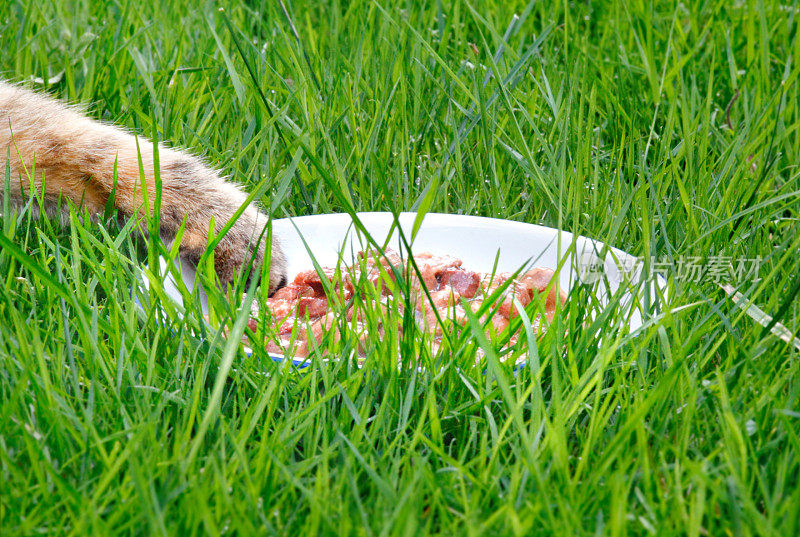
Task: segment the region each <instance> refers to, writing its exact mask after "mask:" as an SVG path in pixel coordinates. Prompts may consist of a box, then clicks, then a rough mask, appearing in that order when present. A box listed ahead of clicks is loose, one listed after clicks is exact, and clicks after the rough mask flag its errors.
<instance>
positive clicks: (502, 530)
mask: <svg viewBox="0 0 800 537" xmlns="http://www.w3.org/2000/svg"><path fill="white" fill-rule="evenodd" d="M422 4H423V3H422V2H397V3H396V5H391V4H390V3H388V2H385V1H376V2H373V1H368V0H353V1H346V2H336V1H334V2H298V1H288V0H284V2H283V3H281V2H273V1H266V0H247V1H243V2H240V1H236V0H231V1H223V2H219V3H215V2H211V1H206V2H197V3H194V2H184V1H178V0H161V1H159V2H153V3H151V2H141V1H140V2H134V1H131V0H70V1H63V2H40V1H38V0H6V1H5V2H3V4H2V6H0V50H2V51H3V54H2V55H0V76H1V77H3V78H7V79H11V80H14V81H20V82H25V83H26V84H27V85H28V86H29V87H35V88H39V89H42V90H46V91H50V92H53V93H54V94H56V95H58V96H60V97H63V98H66V99H69V100H71V101H73V102H81V103H85V104H86V106H87V107H88V113H89V114H90V115H92V116H93V117H96V118H101V119H104V120H108V121H114V122H117V123H120V124H123V125H125V126H127V127H128V128H130V129H132V130H133V131H135V132H137V133H139V134H142V135H146V136H149V137H157V138H158V139H159V140H162V141H164V142H166V143H169V144H172V145H177V146H183V147H187V148H190V149H191V150H193V151H194V152H196V153H199V154H202V155H204V156H205V158H206V159H207V161H208V162H210V163H212V164H213V165H214V166H217V167H219V168H220V169H222V170H223V171H224V172H225V173H226V174H228V175H230V176H231V177H233V178H234V180H236V181H239V182H241V183H243V184H245V185H246V186H247V188H248V190H250V191H252V192H257V193H258V196H259V198H260V201H261V203H262V205H263V206H264V207H265V209H266V210H268V211H269V212H270V213H271V214H272V215H273V216H274V217H275V218H281V217H285V216H294V215H304V214H318V213H329V212H345V211H347V212H353V211H393V212H399V211H407V210H416V209H422V210H426V211H431V212H443V213H457V214H471V215H482V216H491V217H497V218H505V219H510V220H516V221H522V222H529V223H535V224H541V225H544V226H550V227H556V228H560V229H563V230H567V231H570V232H573V233H576V234H581V235H585V236H588V237H592V238H595V239H599V240H602V241H605V242H607V243H609V244H612V245H614V246H616V247H619V248H622V249H624V250H626V251H628V252H630V253H631V254H633V255H635V256H638V257H641V258H642V259H643V260H644V261H645V263H648V264H649V265H651V266H655V265H656V264H657V266H658V267H660V269H661V270H662V272H663V274H664V275H665V276H666V277H667V281H668V285H669V296H670V297H671V302H670V307H669V308H668V309H666V310H665V311H662V312H660V313H657V314H655V315H653V316H652V317H651V318H650V319H649V320H648V322H647V323H646V324H645V326H644V327H643V328H642V329H641V330H638V331H637V332H635V333H634V334H630V333H627V332H626V331H625V330H624V327H622V329H621V327H620V325H619V323H618V322H616V320H615V316H614V315H609V316H605V317H604V316H602V315H601V316H598V317H596V318H595V319H594V320H591V319H586V318H584V316H583V315H582V314H583V313H584V311H585V306H586V304H587V303H588V302H590V301H591V296H589V295H590V294H591V293H590V292H587V290H586V289H585V288H582V287H581V286H580V285H579V286H577V287H576V288H575V289H574V290H573V292H572V293H571V294H570V298H569V300H568V302H567V306H566V307H565V309H564V311H563V312H562V315H560V316H559V317H558V318H557V321H556V324H557V325H558V326H557V329H556V330H552V331H551V332H549V333H548V334H547V336H545V337H544V338H541V339H539V340H536V339H533V340H531V344H530V346H529V348H528V349H527V351H526V352H528V353H529V356H531V357H532V358H535V359H531V360H529V361H528V364H527V365H526V367H523V368H522V369H520V370H518V371H514V370H513V367H512V366H511V365H510V364H501V363H499V362H498V361H497V360H494V359H489V358H491V356H488V355H491V354H492V353H491V352H488V353H487V356H488V357H486V358H483V359H482V361H480V362H479V363H477V364H475V356H476V346H477V345H478V343H476V342H475V338H471V337H470V333H469V330H470V328H469V327H468V328H467V329H466V330H467V331H466V332H465V333H464V334H463V336H464V337H463V339H462V343H463V344H461V345H460V346H458V347H454V348H452V349H449V350H447V351H445V352H442V354H441V355H439V356H433V355H430V354H429V353H422V352H420V353H415V352H413V349H414V348H416V347H413V346H412V345H407V346H403V345H401V346H400V347H399V348H398V347H392V346H391V345H387V344H386V343H385V342H382V341H378V340H377V338H375V341H373V342H372V343H373V346H372V350H371V351H370V352H369V354H368V356H367V359H366V365H365V367H362V368H359V367H358V366H357V364H356V361H355V359H354V358H353V356H352V353H351V355H349V356H348V357H347V358H346V359H342V360H338V361H323V360H321V359H320V357H319V356H317V357H315V358H313V359H312V361H311V365H310V366H309V367H307V368H305V369H302V370H297V369H295V368H292V367H291V365H290V364H288V363H286V362H284V363H282V364H278V363H274V362H272V361H271V360H269V358H268V357H267V356H266V354H265V353H264V351H263V350H258V349H256V351H255V353H254V354H253V356H247V355H246V354H245V352H244V351H243V349H242V347H241V345H239V344H238V343H235V342H233V341H232V340H226V339H225V338H224V337H223V335H222V333H221V329H220V328H219V326H220V324H226V323H227V324H235V322H236V321H237V320H241V319H243V318H244V316H245V315H246V312H243V311H242V310H241V309H240V308H238V307H237V304H238V301H237V298H236V297H237V293H236V292H235V293H231V294H229V295H228V296H227V297H226V296H224V295H222V294H217V295H215V296H214V297H212V299H213V300H212V308H213V310H214V315H213V316H212V322H211V324H210V325H206V324H205V323H203V322H202V321H201V320H198V316H197V315H191V314H187V315H185V316H179V315H177V314H175V312H174V311H172V310H167V311H166V312H165V310H164V309H162V307H161V306H159V305H158V304H159V302H160V298H161V295H159V290H158V286H155V287H153V288H151V290H150V291H138V290H137V291H135V292H133V293H132V292H131V289H138V288H137V282H139V281H140V276H139V274H140V272H139V270H140V269H139V267H142V266H144V265H146V264H148V262H149V263H150V266H154V264H153V261H154V260H155V259H156V256H157V255H158V254H159V253H162V254H163V253H166V248H165V247H164V245H163V244H162V243H161V242H160V241H159V240H158V239H156V238H152V237H151V238H150V239H149V241H148V242H145V241H142V240H141V239H140V238H138V235H137V234H136V232H134V231H133V230H132V227H131V225H127V226H126V225H124V223H122V224H119V223H117V221H116V219H114V218H113V215H112V214H109V215H108V216H109V218H108V219H107V220H106V221H105V222H106V223H102V222H98V223H91V222H88V221H87V222H85V223H84V222H83V221H82V220H81V219H80V218H79V215H78V214H77V213H75V212H74V211H73V217H72V225H70V226H62V225H61V223H59V222H56V221H52V220H48V219H46V218H44V217H40V216H38V215H36V214H34V212H32V211H31V205H30V204H29V205H28V206H26V207H24V208H22V209H18V210H16V211H14V212H12V211H11V210H10V209H9V207H7V206H4V207H3V212H2V215H3V216H2V221H1V222H0V246H1V247H2V248H1V249H0V533H1V534H2V535H4V536H5V535H8V536H12V535H14V536H16V535H110V534H131V535H195V534H211V535H220V534H223V533H224V534H232V535H251V534H258V535H263V534H289V535H315V534H326V535H327V534H346V535H351V534H358V535H374V536H378V535H419V534H444V535H454V534H458V535H460V534H464V535H526V536H527V535H537V534H545V535H546V534H556V535H574V534H581V535H583V534H597V535H604V534H608V535H647V534H658V535H672V534H686V535H693V536H696V535H753V534H759V535H776V536H784V535H796V534H798V533H800V477H798V476H800V378H798V371H800V344H795V343H794V340H793V339H792V338H793V335H797V333H798V330H800V277H798V274H799V273H800V255H798V251H800V233H799V232H798V231H800V91H799V90H798V73H800V65H799V64H798V58H800V40H798V16H800V8H799V7H798V4H797V2H794V3H792V2H788V1H786V2H779V1H769V0H763V1H736V2H731V1H701V2H670V1H663V2H662V1H658V2H641V1H636V0H631V1H625V2H615V1H613V0H592V1H589V2H545V1H540V2H531V3H529V4H526V3H525V2H513V1H508V2H506V1H493V2H492V1H483V2H478V1H473V2H467V1H466V0H465V1H456V2H442V1H441V0H440V1H439V2H429V3H426V4H427V5H422ZM220 6H222V7H220ZM284 7H285V9H284ZM3 150H4V151H5V148H4V149H3ZM0 177H2V179H3V182H4V184H7V181H9V177H8V174H2V173H0ZM6 199H7V198H6ZM4 205H6V204H5V203H4ZM697 267H700V269H698V270H694V269H696V268H697ZM742 267H746V268H747V269H748V270H740V269H742ZM721 268H723V269H724V270H721ZM689 269H692V270H689ZM153 278H155V279H157V278H159V275H158V274H153ZM721 284H722V285H721ZM724 284H728V285H730V286H731V287H732V288H733V289H731V288H730V287H729V288H728V290H727V291H726V290H725V289H723V285H724ZM734 289H735V290H737V291H738V293H740V294H737V295H733V294H732V293H733V290H734ZM248 290H249V291H251V292H252V291H253V289H248V288H246V287H245V285H244V284H243V283H241V282H240V284H239V285H238V288H237V292H238V293H239V294H241V293H242V292H246V291H248ZM256 292H257V293H258V296H260V297H262V298H263V296H264V294H263V293H262V292H261V291H256ZM734 296H735V297H736V300H734ZM135 299H141V300H142V301H143V302H144V303H145V304H155V305H154V306H146V307H145V308H144V309H139V308H138V307H137V305H136V302H135ZM748 306H750V309H749V311H750V314H748V313H747V312H746V311H745V310H746V309H747V307H748ZM755 307H757V308H758V311H761V312H763V313H764V314H765V315H767V316H768V317H764V316H763V315H761V316H760V315H759V314H757V311H756V310H755V309H754V308H755ZM187 311H188V312H190V313H191V312H192V311H194V312H197V305H196V304H193V303H191V302H190V303H189V304H188V306H187ZM764 325H766V326H764ZM781 327H783V328H782V330H783V331H782V332H781ZM780 336H782V337H780ZM332 345H333V344H332ZM333 350H334V349H331V351H332V352H333ZM485 350H486V349H484V351H485ZM489 351H491V348H490V349H489ZM398 364H399V366H398Z"/></svg>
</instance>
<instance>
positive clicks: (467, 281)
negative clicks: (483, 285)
mask: <svg viewBox="0 0 800 537" xmlns="http://www.w3.org/2000/svg"><path fill="white" fill-rule="evenodd" d="M480 281H481V278H480V276H478V274H477V273H476V272H469V271H466V270H464V269H460V268H448V269H446V270H444V271H443V272H442V279H441V284H442V287H443V288H445V289H446V288H447V287H448V286H449V287H450V288H451V289H452V290H453V291H455V292H456V293H458V294H459V295H461V296H463V297H464V298H472V297H474V296H475V293H476V292H477V291H478V287H479V286H480Z"/></svg>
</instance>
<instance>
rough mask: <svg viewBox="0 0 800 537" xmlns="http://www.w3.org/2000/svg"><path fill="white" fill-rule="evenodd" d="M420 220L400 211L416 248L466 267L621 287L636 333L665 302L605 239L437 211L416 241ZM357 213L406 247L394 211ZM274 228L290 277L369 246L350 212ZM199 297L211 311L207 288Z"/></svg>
mask: <svg viewBox="0 0 800 537" xmlns="http://www.w3.org/2000/svg"><path fill="white" fill-rule="evenodd" d="M416 217H417V215H416V213H401V214H400V215H399V219H398V220H399V224H400V227H401V228H402V230H403V233H404V235H405V237H406V240H408V241H409V242H411V250H412V252H415V253H419V252H425V251H430V252H433V253H436V254H448V255H451V256H454V257H457V258H459V259H461V260H462V261H463V266H464V267H465V268H467V269H470V270H474V271H477V272H491V271H492V270H493V267H494V265H495V262H496V263H497V267H496V269H497V271H498V272H513V271H516V270H518V269H519V268H521V267H534V266H536V267H546V268H550V269H552V270H558V274H559V283H560V286H561V289H563V290H566V291H569V289H571V288H572V287H573V286H574V285H591V286H592V289H593V292H594V293H595V295H596V297H597V302H598V304H599V305H600V306H601V307H602V306H604V305H605V304H607V303H608V301H609V297H611V296H613V295H614V294H615V293H617V292H618V290H619V289H620V287H622V288H623V291H621V293H624V294H623V295H622V299H621V300H620V305H621V309H623V310H627V311H623V314H624V315H626V317H627V319H628V323H629V324H628V326H629V329H630V330H631V331H633V330H636V329H638V328H640V327H641V326H642V317H643V314H644V315H647V314H649V313H651V312H654V311H656V309H655V308H658V307H659V306H663V304H662V300H663V299H664V298H665V297H666V282H665V281H664V279H663V278H662V277H661V276H658V277H656V278H655V279H652V280H647V279H643V278H642V263H641V261H640V260H639V259H638V258H635V257H633V256H631V255H630V254H628V253H626V252H623V251H621V250H618V249H616V248H611V247H608V246H607V245H605V244H603V243H602V242H599V241H594V240H591V239H588V238H586V237H582V236H575V235H573V234H572V233H568V232H565V231H561V232H559V230H556V229H553V228H548V227H542V226H537V225H533V224H525V223H521V222H513V221H509V220H499V219H495V218H483V217H478V216H464V215H453V214H437V213H428V214H427V215H425V217H424V219H423V221H422V223H421V225H420V227H419V229H418V231H417V233H416V235H415V236H414V237H413V242H412V236H411V234H412V230H413V227H414V223H415V220H416ZM358 218H359V220H360V221H361V224H362V225H363V227H364V228H365V229H366V231H367V232H368V233H369V234H370V235H371V236H372V238H373V239H374V240H376V241H377V242H378V243H379V244H381V246H383V245H387V246H389V247H391V248H394V249H395V250H398V251H399V250H405V248H403V247H402V246H401V245H402V242H401V241H400V237H399V233H398V231H397V229H396V226H394V223H395V220H394V217H393V216H392V214H391V213H358ZM273 233H274V234H275V235H276V236H278V237H279V238H280V240H281V244H282V246H283V251H284V253H285V255H286V259H287V262H288V264H287V272H288V276H289V281H290V282H291V281H292V279H293V278H294V276H295V275H296V274H297V273H298V272H300V271H303V270H310V269H313V268H314V266H313V263H312V261H311V255H310V254H309V252H311V253H313V255H314V257H315V259H316V260H317V262H318V263H319V264H320V265H321V266H323V267H324V266H334V265H336V263H337V262H338V260H339V258H340V256H344V258H343V260H344V262H345V263H346V264H347V263H349V262H351V261H352V259H353V256H354V255H355V254H357V253H358V252H359V251H361V250H363V249H364V247H365V246H366V244H367V243H366V242H365V240H364V237H363V235H362V234H361V233H359V232H357V231H356V228H355V226H354V225H353V221H352V219H351V217H350V216H349V215H347V214H322V215H313V216H301V217H296V218H284V219H280V220H275V221H273ZM181 269H182V275H183V280H184V283H185V284H186V286H187V287H188V288H189V289H191V288H192V286H193V284H194V277H195V271H194V268H193V267H192V266H191V265H189V264H188V263H186V262H181ZM165 290H166V292H167V293H168V294H169V295H170V296H171V297H172V298H173V299H174V300H175V301H176V302H178V303H180V302H181V294H180V292H179V291H178V289H177V287H176V285H175V281H174V280H173V279H172V278H171V277H169V278H168V279H167V281H165ZM647 294H649V296H648V297H647V298H644V296H645V295H647ZM200 295H201V296H200V298H201V300H202V301H203V302H202V303H203V308H204V311H207V309H208V305H207V301H206V297H205V293H203V292H202V289H201V290H200ZM274 358H276V359H281V358H282V357H281V356H280V355H276V356H275V357H274Z"/></svg>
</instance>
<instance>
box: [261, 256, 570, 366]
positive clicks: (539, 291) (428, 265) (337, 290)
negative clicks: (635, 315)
mask: <svg viewBox="0 0 800 537" xmlns="http://www.w3.org/2000/svg"><path fill="white" fill-rule="evenodd" d="M409 261H411V260H403V259H402V258H401V257H400V255H399V254H398V253H397V252H395V251H393V250H390V249H388V250H385V251H384V253H383V254H374V253H372V252H360V253H359V254H358V259H357V263H356V264H354V266H352V267H341V268H340V270H336V269H334V268H330V267H326V268H323V269H322V271H321V273H318V272H317V271H315V270H309V271H304V272H300V273H299V274H297V276H296V277H295V278H294V280H293V281H292V283H290V284H289V285H287V286H286V287H283V288H282V289H279V290H278V291H276V292H275V294H274V295H273V296H272V297H270V298H269V299H268V300H267V302H266V307H265V308H262V310H261V313H262V315H267V316H268V317H269V319H270V322H271V323H274V327H275V329H276V330H275V332H276V334H277V338H276V340H270V341H269V342H268V343H267V350H268V351H269V352H271V353H276V354H285V355H291V356H297V357H305V356H307V355H308V354H309V353H310V352H312V351H313V349H314V347H315V346H317V345H320V344H322V342H323V338H324V337H325V336H326V334H327V335H328V337H334V338H337V339H338V338H339V337H340V333H339V325H340V323H339V321H338V319H340V316H341V315H344V316H345V318H346V319H347V321H348V326H351V327H352V328H353V329H354V330H355V332H356V333H357V334H358V336H359V339H360V341H361V342H362V344H363V343H364V342H365V341H366V340H367V333H366V329H365V323H363V322H362V321H363V312H360V311H358V308H356V307H354V304H355V303H356V302H357V301H356V300H354V298H355V295H356V294H357V293H359V292H360V291H363V290H364V289H366V288H367V287H371V288H372V289H371V293H366V292H364V293H362V294H361V297H362V302H361V303H362V304H363V298H364V297H365V296H371V297H373V298H372V300H378V302H379V305H380V307H382V308H389V307H393V308H398V309H399V310H400V311H401V312H402V310H403V309H404V306H403V304H409V303H410V304H411V305H412V306H413V313H414V318H415V320H416V323H417V325H418V326H419V327H420V329H422V330H424V331H425V332H427V333H429V334H430V335H431V336H432V339H433V341H434V344H438V343H439V342H441V338H442V337H443V333H444V330H447V329H448V328H447V327H448V326H449V327H453V323H456V324H460V325H464V324H466V323H467V322H468V318H467V314H466V312H465V309H464V308H469V309H470V310H471V311H472V312H474V313H475V312H478V311H479V309H480V308H481V306H482V305H483V304H484V302H485V301H486V300H488V299H490V297H491V299H492V300H493V304H492V305H491V307H490V308H488V310H489V311H494V310H496V311H494V314H493V315H492V316H491V321H490V322H489V323H487V325H486V329H487V336H489V337H490V338H494V337H497V336H499V335H501V334H503V333H504V331H505V330H506V329H507V327H508V325H509V322H510V321H511V320H512V319H513V318H514V317H515V316H516V315H518V312H517V307H518V305H521V306H522V307H525V306H527V305H528V304H529V303H531V301H533V300H534V299H535V298H537V297H542V298H543V299H544V300H543V309H544V314H545V317H546V318H547V323H549V322H550V321H552V319H553V316H554V314H555V310H556V305H557V303H558V302H561V303H563V302H564V294H563V293H561V292H560V291H559V290H558V288H557V285H553V286H550V281H551V279H552V277H553V271H552V270H549V269H545V268H534V269H532V270H529V271H528V272H525V273H522V274H518V275H517V276H516V278H514V279H513V280H512V281H510V282H509V279H510V278H512V274H510V273H499V274H483V273H479V272H475V271H471V270H469V269H468V268H465V267H463V266H462V261H461V260H460V259H456V258H454V257H451V256H447V255H435V254H432V253H429V252H424V253H419V254H416V255H414V256H413V264H412V263H410V262H409ZM398 276H402V278H403V281H404V282H405V283H406V284H407V286H408V288H407V290H403V289H402V288H401V286H400V284H399V282H398V281H397V277H398ZM504 284H507V285H506V286H505V288H504V291H503V292H502V293H499V294H498V296H492V295H493V294H494V293H495V291H497V290H498V289H499V288H500V287H501V286H503V285H504ZM548 287H549V289H548ZM426 290H427V293H426ZM399 293H408V296H410V298H411V299H410V300H409V301H406V300H394V301H393V300H392V298H393V297H394V296H395V295H398V296H401V295H399ZM544 293H547V296H546V297H543V296H542V295H543V294H544ZM376 297H380V299H376ZM354 317H355V319H353V318H354ZM484 317H485V315H484ZM485 320H486V319H485V318H482V319H481V321H482V322H485ZM531 322H532V324H533V327H534V329H535V330H540V329H542V328H543V327H544V326H546V324H543V323H542V320H541V319H540V316H539V315H537V316H536V317H535V318H533V319H531ZM248 326H249V328H250V330H252V331H253V332H254V333H255V332H256V329H257V327H258V319H255V318H253V319H251V320H250V322H249V323H248ZM400 329H401V327H398V330H400ZM380 330H381V331H382V330H383V327H381V328H380ZM517 337H518V335H517V334H513V335H511V336H510V337H508V344H509V345H512V344H514V343H515V342H516V339H517ZM362 351H363V348H362Z"/></svg>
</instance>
